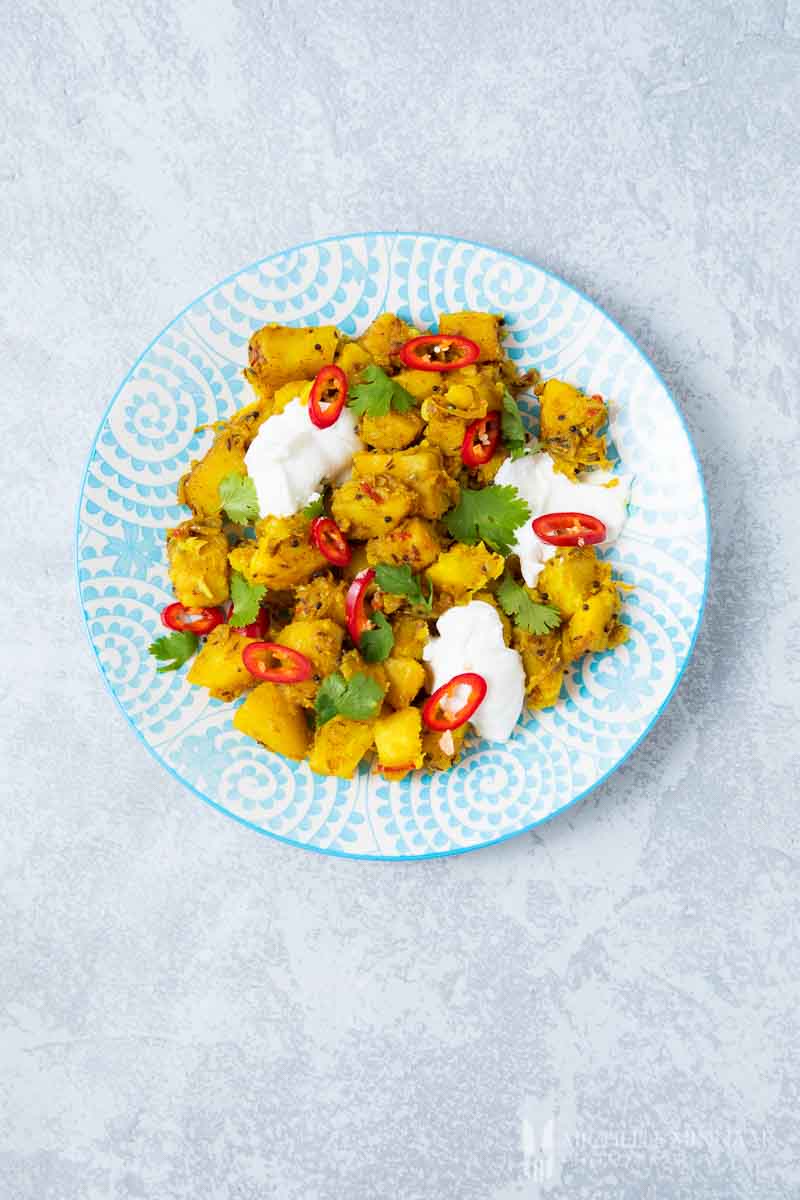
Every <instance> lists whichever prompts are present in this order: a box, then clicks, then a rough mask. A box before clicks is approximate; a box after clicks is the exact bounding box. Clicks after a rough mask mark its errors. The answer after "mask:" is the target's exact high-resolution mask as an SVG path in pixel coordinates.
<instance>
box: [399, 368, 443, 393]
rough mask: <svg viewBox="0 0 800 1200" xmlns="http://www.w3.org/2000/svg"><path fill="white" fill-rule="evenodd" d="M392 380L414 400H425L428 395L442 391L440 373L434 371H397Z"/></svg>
mask: <svg viewBox="0 0 800 1200" xmlns="http://www.w3.org/2000/svg"><path fill="white" fill-rule="evenodd" d="M394 381H395V383H399V384H400V386H401V387H402V388H405V390H406V391H407V392H408V393H409V394H410V395H411V396H413V397H414V399H415V400H427V398H428V396H435V395H437V394H438V393H443V392H444V384H443V383H442V378H441V375H439V374H438V373H437V372H436V371H413V370H403V371H398V373H397V374H396V375H395V377H394Z"/></svg>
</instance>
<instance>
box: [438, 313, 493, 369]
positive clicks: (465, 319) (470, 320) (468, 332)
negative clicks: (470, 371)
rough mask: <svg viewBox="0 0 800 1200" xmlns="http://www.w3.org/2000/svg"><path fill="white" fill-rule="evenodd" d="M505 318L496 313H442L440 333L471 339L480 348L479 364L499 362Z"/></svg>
mask: <svg viewBox="0 0 800 1200" xmlns="http://www.w3.org/2000/svg"><path fill="white" fill-rule="evenodd" d="M502 323H503V317H502V316H498V315H497V314H495V313H483V312H481V313H478V312H457V313H442V315H441V316H440V317H439V333H449V334H453V333H456V334H458V335H459V336H460V337H466V338H470V339H471V341H473V342H477V344H478V346H480V351H481V355H480V358H479V359H478V362H482V363H484V362H497V360H498V358H500V355H501V354H502V352H503V350H502V346H501V345H500V330H501V328H502Z"/></svg>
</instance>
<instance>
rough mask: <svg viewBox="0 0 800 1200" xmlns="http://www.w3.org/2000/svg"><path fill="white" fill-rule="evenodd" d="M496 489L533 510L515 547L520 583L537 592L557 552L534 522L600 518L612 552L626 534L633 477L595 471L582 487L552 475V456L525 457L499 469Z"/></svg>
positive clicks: (604, 544) (583, 481) (521, 526)
mask: <svg viewBox="0 0 800 1200" xmlns="http://www.w3.org/2000/svg"><path fill="white" fill-rule="evenodd" d="M611 479H617V480H618V483H617V485H616V487H604V486H603V484H605V483H607V482H608V481H609V480H611ZM494 482H495V483H498V484H509V483H510V484H511V485H512V486H513V487H515V488H516V489H517V491H518V492H519V494H520V496H522V498H523V500H525V501H526V502H527V504H528V507H529V508H530V510H531V515H530V519H529V520H528V521H526V522H525V524H524V525H520V527H519V528H518V529H517V541H516V544H515V545H514V548H513V553H514V554H516V555H518V557H519V565H520V569H521V571H522V578H523V579H524V580H525V582H526V583H527V585H528V587H535V586H536V580H537V579H538V578H539V575H540V573H541V571H542V568H543V567H544V564H545V562H546V561H547V559H548V558H552V557H553V555H554V554H555V552H556V549H557V547H556V546H548V545H547V543H546V542H542V541H540V540H539V538H538V537H537V536H536V534H535V533H534V532H533V521H534V520H535V519H536V518H537V517H543V516H545V514H546V513H553V512H581V513H588V514H589V516H591V517H597V518H598V519H599V520H600V521H602V522H603V524H604V525H605V527H606V540H605V541H604V542H602V543H601V544H602V545H603V546H610V545H611V543H612V542H615V541H616V540H617V538H618V537H619V535H620V533H621V532H622V526H623V525H624V524H625V520H626V518H627V515H628V496H629V494H630V490H631V477H630V475H616V476H613V475H610V474H609V473H608V472H607V471H592V472H591V473H590V474H589V475H587V476H584V478H583V479H582V480H580V481H578V480H572V479H568V478H567V476H566V475H562V474H560V472H557V471H555V470H553V460H552V458H551V457H550V455H549V454H525V455H523V457H522V458H517V459H513V460H512V459H510V458H507V459H506V461H505V462H504V463H503V465H502V466H501V468H500V470H499V471H498V472H497V475H496V476H495V480H494Z"/></svg>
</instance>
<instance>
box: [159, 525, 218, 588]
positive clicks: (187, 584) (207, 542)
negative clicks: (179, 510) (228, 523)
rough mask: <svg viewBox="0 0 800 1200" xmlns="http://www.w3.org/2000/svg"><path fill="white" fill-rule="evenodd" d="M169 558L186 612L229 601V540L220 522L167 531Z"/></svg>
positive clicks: (171, 573) (170, 568)
mask: <svg viewBox="0 0 800 1200" xmlns="http://www.w3.org/2000/svg"><path fill="white" fill-rule="evenodd" d="M167 557H168V559H169V577H170V579H171V580H172V586H173V589H174V591H175V595H176V597H177V598H178V600H179V601H180V603H181V604H183V605H185V606H186V608H203V607H205V606H208V605H210V606H213V605H215V604H224V603H225V601H226V600H227V599H228V596H229V591H228V539H227V538H226V537H225V534H224V533H223V532H222V522H221V521H220V520H219V518H217V519H216V520H215V519H213V518H209V519H208V520H206V521H196V520H193V519H190V520H188V521H184V522H183V524H182V525H178V526H177V528H176V529H170V530H168V531H167Z"/></svg>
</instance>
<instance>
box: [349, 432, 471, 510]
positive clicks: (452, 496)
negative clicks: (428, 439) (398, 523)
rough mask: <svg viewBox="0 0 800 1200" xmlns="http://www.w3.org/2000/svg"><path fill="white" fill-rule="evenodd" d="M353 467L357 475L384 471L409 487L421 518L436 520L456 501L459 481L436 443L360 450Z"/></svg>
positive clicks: (365, 475) (366, 475) (366, 476)
mask: <svg viewBox="0 0 800 1200" xmlns="http://www.w3.org/2000/svg"><path fill="white" fill-rule="evenodd" d="M353 470H354V472H355V475H356V476H357V477H360V478H371V477H372V476H373V475H379V474H386V475H389V476H391V477H392V478H393V479H397V480H399V481H400V482H401V483H403V484H405V485H406V487H408V488H411V490H412V491H413V493H414V496H415V510H416V512H417V513H419V515H420V516H421V517H427V518H428V520H436V518H437V517H440V516H441V515H442V513H445V512H447V510H448V509H449V508H452V507H453V505H454V504H457V503H458V497H459V495H460V492H459V487H458V484H457V483H456V481H455V479H452V478H451V477H450V476H449V475H448V474H447V471H446V470H445V468H444V460H443V458H442V452H441V450H440V449H439V448H438V446H429V445H426V444H425V443H423V444H422V445H421V446H412V447H411V448H410V449H409V450H398V451H396V452H395V453H394V454H380V453H378V452H377V451H371V452H369V451H362V452H360V453H358V454H355V455H354V456H353Z"/></svg>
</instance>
